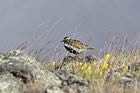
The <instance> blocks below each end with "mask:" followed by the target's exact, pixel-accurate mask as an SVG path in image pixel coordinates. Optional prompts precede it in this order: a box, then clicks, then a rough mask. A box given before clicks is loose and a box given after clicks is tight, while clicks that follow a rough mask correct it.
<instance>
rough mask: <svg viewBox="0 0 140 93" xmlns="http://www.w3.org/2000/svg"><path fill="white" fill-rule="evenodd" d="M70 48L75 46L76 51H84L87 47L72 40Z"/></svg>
mask: <svg viewBox="0 0 140 93" xmlns="http://www.w3.org/2000/svg"><path fill="white" fill-rule="evenodd" d="M72 46H75V47H76V48H78V49H86V48H87V47H88V45H85V44H83V43H82V42H80V41H79V40H73V43H72Z"/></svg>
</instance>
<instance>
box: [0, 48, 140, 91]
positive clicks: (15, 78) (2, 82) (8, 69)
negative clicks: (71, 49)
mask: <svg viewBox="0 0 140 93" xmlns="http://www.w3.org/2000/svg"><path fill="white" fill-rule="evenodd" d="M72 60H82V59H79V58H77V57H71V56H68V57H65V58H64V60H63V64H61V65H59V66H57V67H56V70H55V71H53V72H52V71H49V70H48V69H47V67H46V66H44V65H42V64H41V63H40V62H37V61H36V60H35V58H33V57H31V56H28V55H27V54H25V53H24V52H23V51H20V50H15V51H11V52H9V53H4V54H0V93H97V91H94V88H93V87H91V85H93V86H94V84H91V81H90V80H88V79H85V78H84V77H80V76H79V75H76V74H74V73H72V72H71V71H70V69H69V68H68V66H67V64H69V63H71V61H72ZM85 60H86V62H90V61H91V60H98V59H97V58H95V57H92V56H87V57H86V58H85ZM121 70H122V68H118V69H116V70H111V69H109V70H108V71H107V72H106V75H105V78H104V82H108V83H110V82H112V81H115V82H117V84H119V86H120V87H123V89H124V92H126V93H127V89H128V88H137V89H139V88H140V62H136V63H133V64H130V65H128V70H129V71H127V73H124V72H122V71H121ZM118 73H119V74H118ZM114 84H115V83H114ZM110 88H111V86H110ZM110 88H109V87H107V86H106V88H105V90H106V91H104V92H105V93H112V92H111V90H109V89H110ZM95 90H96V89H95ZM137 91H139V90H137ZM98 93H101V92H98ZM102 93H103V92H102ZM116 93H118V92H116ZM137 93H138V92H137Z"/></svg>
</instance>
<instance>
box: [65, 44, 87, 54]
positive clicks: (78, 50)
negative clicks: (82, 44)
mask: <svg viewBox="0 0 140 93" xmlns="http://www.w3.org/2000/svg"><path fill="white" fill-rule="evenodd" d="M64 46H66V47H69V48H72V49H73V50H75V51H77V52H79V53H80V52H82V51H84V50H86V49H78V48H75V47H73V46H71V45H69V44H66V43H65V44H64Z"/></svg>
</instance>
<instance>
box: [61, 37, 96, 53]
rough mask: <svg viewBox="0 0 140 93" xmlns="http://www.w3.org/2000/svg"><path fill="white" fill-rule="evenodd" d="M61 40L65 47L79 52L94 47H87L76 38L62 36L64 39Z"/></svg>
mask: <svg viewBox="0 0 140 93" xmlns="http://www.w3.org/2000/svg"><path fill="white" fill-rule="evenodd" d="M62 42H64V46H65V48H66V47H70V48H71V49H73V51H75V52H76V53H80V52H82V51H84V50H87V49H94V48H89V47H88V45H86V44H84V43H82V42H80V40H76V39H74V38H71V37H64V40H63V41H62ZM66 49H67V48H66ZM67 50H68V49H67ZM68 51H69V50H68Z"/></svg>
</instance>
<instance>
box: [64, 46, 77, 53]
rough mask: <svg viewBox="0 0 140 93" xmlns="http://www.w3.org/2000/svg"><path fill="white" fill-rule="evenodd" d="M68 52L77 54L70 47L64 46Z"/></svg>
mask: <svg viewBox="0 0 140 93" xmlns="http://www.w3.org/2000/svg"><path fill="white" fill-rule="evenodd" d="M64 47H65V48H66V49H67V50H68V51H69V52H70V53H73V54H79V52H77V51H75V50H73V49H72V48H70V47H67V46H64Z"/></svg>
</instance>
